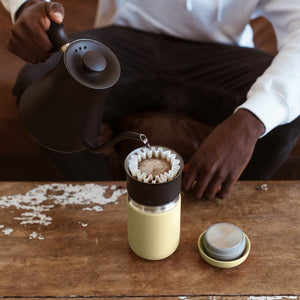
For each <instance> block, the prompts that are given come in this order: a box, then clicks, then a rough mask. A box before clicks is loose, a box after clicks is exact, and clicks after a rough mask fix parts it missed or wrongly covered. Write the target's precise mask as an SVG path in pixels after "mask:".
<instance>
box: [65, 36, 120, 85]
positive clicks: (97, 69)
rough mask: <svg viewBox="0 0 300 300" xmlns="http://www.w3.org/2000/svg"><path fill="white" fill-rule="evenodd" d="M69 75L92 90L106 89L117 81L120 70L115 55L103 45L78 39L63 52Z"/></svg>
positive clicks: (89, 40)
mask: <svg viewBox="0 0 300 300" xmlns="http://www.w3.org/2000/svg"><path fill="white" fill-rule="evenodd" d="M64 63H65V66H66V69H67V70H68V72H69V74H70V75H71V76H72V77H73V78H74V79H75V80H76V81H78V82H79V83H80V84H82V85H84V86H86V87H88V88H92V89H106V88H109V87H111V86H113V85H114V84H115V83H116V82H117V81H118V79H119V77H120V73H121V68H120V64H119V61H118V59H117V57H116V55H115V54H114V53H113V52H112V51H111V50H110V49H109V48H108V47H107V46H105V45H104V44H102V43H100V42H98V41H95V40H91V39H79V40H76V41H74V42H72V43H70V44H69V46H68V48H67V49H66V51H65V52H64Z"/></svg>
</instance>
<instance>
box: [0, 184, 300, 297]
mask: <svg viewBox="0 0 300 300" xmlns="http://www.w3.org/2000/svg"><path fill="white" fill-rule="evenodd" d="M264 183H265V182H258V181H254V182H238V183H237V184H236V185H235V187H234V189H233V191H232V192H231V194H230V195H229V197H228V199H226V200H213V201H206V200H195V199H192V197H191V196H190V195H187V194H186V195H183V201H182V216H181V240H180V245H179V247H178V249H177V250H176V252H175V253H174V254H173V255H171V256H170V257H169V258H167V259H164V260H161V261H147V260H144V259H141V258H139V257H137V256H136V255H135V254H134V253H133V252H132V251H131V250H130V248H129V246H128V242H127V225H126V190H124V189H125V188H126V184H125V182H98V183H95V186H99V185H100V186H107V187H108V188H107V189H106V192H105V193H106V194H107V196H108V197H109V196H110V194H111V193H112V189H110V188H109V187H110V186H111V185H113V184H115V185H116V190H118V189H122V190H123V195H122V196H120V197H119V198H118V199H117V201H116V202H112V203H109V204H106V205H103V206H102V207H103V211H89V210H83V208H84V207H83V205H78V204H69V205H59V204H54V205H53V207H52V208H51V209H49V210H48V211H46V212H45V214H46V215H47V216H48V217H51V218H52V220H51V222H50V224H49V225H47V226H45V225H39V224H27V225H23V224H21V221H20V220H19V219H16V218H18V217H20V215H21V213H24V209H23V210H22V209H17V208H16V207H14V206H13V205H8V206H7V205H6V207H4V205H3V199H5V198H4V197H5V196H13V197H14V199H20V197H22V195H25V194H26V193H28V192H29V191H30V190H32V189H34V188H36V187H38V186H39V185H40V186H44V185H45V184H46V183H45V182H0V227H1V228H0V270H1V277H0V298H20V297H22V298H39V297H42V298H57V297H59V298H60V299H63V298H75V297H76V298H87V297H90V298H101V297H103V298H107V297H109V298H122V297H124V298H126V297H135V299H136V298H144V297H147V299H154V298H164V299H174V298H177V299H190V298H192V299H207V298H209V299H224V298H225V299H248V300H249V299H250V300H257V299H258V300H263V299H264V300H265V299H268V300H269V299H291V300H295V299H298V300H299V299H300V296H299V295H300V220H299V219H300V218H299V217H300V182H299V181H286V182H284V181H269V182H266V185H267V186H266V187H267V189H262V188H261V186H262V184H264ZM69 184H72V185H74V186H77V185H84V184H86V183H69ZM63 192H64V191H61V193H60V192H57V194H62V193H63ZM17 195H18V196H17ZM12 201H13V200H12ZM1 204H2V207H1ZM42 204H44V205H51V204H53V202H52V200H50V198H49V199H45V201H44V202H43V203H42ZM86 206H87V205H86ZM86 206H85V208H86ZM92 206H93V205H90V207H92ZM217 222H229V223H233V224H235V225H237V226H239V227H240V228H241V229H242V230H243V231H244V232H245V233H246V234H247V236H248V237H249V238H250V240H251V244H252V248H251V252H250V255H249V257H248V259H247V260H246V261H245V262H244V263H243V264H241V265H240V266H238V267H236V268H232V269H218V268H215V267H212V266H210V265H209V264H207V263H206V262H205V261H204V260H203V259H202V258H201V256H200V254H199V251H198V248H197V239H198V237H199V235H200V233H201V232H202V231H204V230H205V229H207V228H208V227H209V226H210V225H212V224H214V223H217ZM7 228H12V229H13V232H11V233H10V234H5V233H4V231H5V229H7ZM33 232H36V233H37V234H38V237H41V239H40V238H38V237H36V238H32V235H31V234H32V233H33ZM276 295H277V296H276ZM267 296H269V297H270V298H266V297H267ZM275 296H276V297H275Z"/></svg>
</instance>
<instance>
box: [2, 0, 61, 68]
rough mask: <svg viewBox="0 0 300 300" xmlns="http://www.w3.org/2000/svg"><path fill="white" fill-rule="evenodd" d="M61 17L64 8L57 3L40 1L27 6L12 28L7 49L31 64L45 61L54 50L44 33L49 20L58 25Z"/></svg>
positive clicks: (47, 27)
mask: <svg viewBox="0 0 300 300" xmlns="http://www.w3.org/2000/svg"><path fill="white" fill-rule="evenodd" d="M63 17H64V8H63V6H62V5H61V4H60V3H57V2H44V1H42V2H35V3H33V4H32V5H29V6H27V7H26V8H25V9H24V10H23V11H22V13H21V14H20V15H19V17H18V19H17V21H16V23H15V24H14V26H13V29H12V32H11V37H10V39H9V41H8V45H7V49H8V50H9V51H10V52H12V53H14V54H15V55H17V56H19V57H20V58H22V59H24V60H26V61H28V62H31V63H38V62H43V61H45V60H46V59H47V58H48V57H49V56H50V55H51V53H52V52H53V49H54V45H53V44H52V42H51V41H50V39H49V37H48V35H47V33H46V30H48V29H49V27H50V18H51V20H53V21H54V22H58V23H59V22H62V20H63Z"/></svg>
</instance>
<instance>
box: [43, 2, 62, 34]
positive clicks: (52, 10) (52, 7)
mask: <svg viewBox="0 0 300 300" xmlns="http://www.w3.org/2000/svg"><path fill="white" fill-rule="evenodd" d="M45 9H46V12H47V15H48V16H49V17H50V19H51V20H52V21H54V22H56V23H61V22H62V21H63V19H64V16H65V10H64V7H63V6H62V4H60V3H59V2H46V6H45ZM48 20H49V19H48ZM47 25H49V26H50V23H49V24H47ZM49 26H48V28H47V29H49ZM47 29H46V30H47Z"/></svg>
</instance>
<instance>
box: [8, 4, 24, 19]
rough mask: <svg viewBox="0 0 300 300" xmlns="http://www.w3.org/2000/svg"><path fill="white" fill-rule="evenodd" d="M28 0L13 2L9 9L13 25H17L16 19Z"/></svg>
mask: <svg viewBox="0 0 300 300" xmlns="http://www.w3.org/2000/svg"><path fill="white" fill-rule="evenodd" d="M26 1H27V0H17V1H12V3H11V6H10V8H9V12H10V16H11V20H12V22H13V23H15V21H16V19H15V17H16V13H17V11H18V10H19V8H20V7H21V6H22V5H23V4H24V3H25V2H26Z"/></svg>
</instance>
